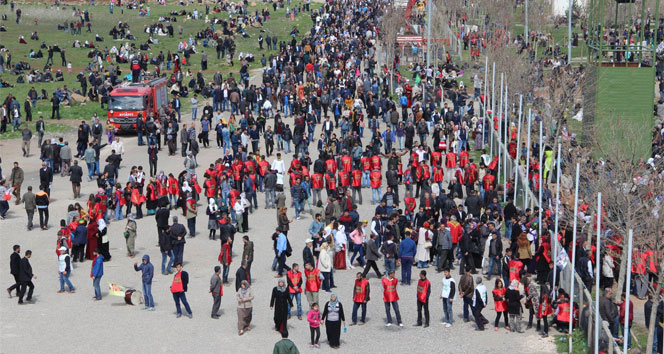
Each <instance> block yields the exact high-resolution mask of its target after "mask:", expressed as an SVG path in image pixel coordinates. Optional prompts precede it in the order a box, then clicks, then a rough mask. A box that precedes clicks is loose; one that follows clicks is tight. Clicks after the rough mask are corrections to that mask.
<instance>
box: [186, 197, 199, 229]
mask: <svg viewBox="0 0 664 354" xmlns="http://www.w3.org/2000/svg"><path fill="white" fill-rule="evenodd" d="M197 214H198V207H197V205H196V200H195V199H194V197H193V196H192V195H191V192H189V193H187V199H186V201H185V208H184V217H185V218H187V228H188V229H189V237H196V215H197Z"/></svg>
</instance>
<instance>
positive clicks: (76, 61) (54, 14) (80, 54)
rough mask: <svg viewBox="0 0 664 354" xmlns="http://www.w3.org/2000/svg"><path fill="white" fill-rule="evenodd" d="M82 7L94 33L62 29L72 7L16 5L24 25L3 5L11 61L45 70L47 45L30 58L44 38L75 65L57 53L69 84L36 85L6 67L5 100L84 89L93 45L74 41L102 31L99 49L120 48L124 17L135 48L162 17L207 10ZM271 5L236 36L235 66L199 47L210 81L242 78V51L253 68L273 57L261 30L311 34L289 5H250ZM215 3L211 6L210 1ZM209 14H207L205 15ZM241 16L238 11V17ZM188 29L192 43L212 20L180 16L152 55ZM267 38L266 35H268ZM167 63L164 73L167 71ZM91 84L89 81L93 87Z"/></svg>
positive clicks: (85, 110)
mask: <svg viewBox="0 0 664 354" xmlns="http://www.w3.org/2000/svg"><path fill="white" fill-rule="evenodd" d="M303 3H304V2H303V1H291V5H290V7H291V8H293V7H294V6H296V5H298V4H303ZM77 6H80V8H81V9H87V10H88V11H89V12H90V15H91V22H92V29H91V33H86V32H85V27H84V28H83V29H82V30H81V32H82V33H81V34H80V35H72V34H71V33H65V32H64V31H61V30H58V29H57V26H58V24H63V23H64V22H65V21H70V22H71V21H74V20H75V19H76V18H77V17H75V16H74V15H73V7H72V6H71V5H64V6H63V7H61V8H56V7H54V6H52V5H46V4H43V5H40V4H30V5H28V4H24V3H21V4H16V7H17V8H20V9H21V10H22V12H23V15H22V17H21V18H22V19H21V23H20V24H19V25H16V22H15V20H16V17H15V15H14V14H12V12H11V10H10V8H9V5H3V6H2V7H0V12H2V13H6V14H7V15H8V17H9V18H8V20H7V21H5V22H3V24H4V25H5V26H6V28H7V32H2V34H1V36H0V37H2V40H0V44H1V45H4V46H5V47H6V48H7V49H8V50H9V52H10V53H11V56H12V64H15V63H18V62H19V61H25V62H27V63H29V64H30V66H31V68H32V69H39V70H43V68H44V64H45V63H46V57H47V54H48V53H47V50H45V49H42V53H43V54H44V57H43V58H40V59H31V58H28V53H29V52H30V49H34V50H35V52H36V51H38V50H39V47H40V44H41V42H42V41H43V42H45V43H46V44H47V45H52V44H56V43H57V44H59V46H60V47H61V48H64V49H66V59H67V61H69V62H71V63H72V68H73V70H72V73H71V74H70V73H67V70H66V67H65V66H62V65H61V64H62V61H61V58H60V55H59V53H55V54H54V56H53V61H54V65H53V67H52V70H58V69H60V70H62V71H63V73H64V82H48V83H35V84H17V83H16V79H17V76H15V75H11V74H10V73H9V70H7V69H8V68H6V70H5V73H4V74H0V78H2V79H3V80H4V81H7V82H9V83H10V84H12V85H15V86H14V87H13V88H0V98H2V99H3V100H4V99H5V97H6V96H7V95H8V94H9V93H12V94H13V95H14V96H15V97H17V98H18V100H19V102H21V103H22V102H23V100H25V97H26V96H27V92H28V91H29V89H30V87H31V86H34V87H35V88H36V89H37V91H41V89H42V88H43V89H45V90H46V91H47V92H48V94H49V96H50V95H51V94H52V93H53V92H54V91H55V90H56V89H57V88H58V87H63V86H64V85H67V87H68V88H70V89H72V90H75V89H80V84H79V83H78V82H77V81H76V75H77V74H78V73H79V72H80V71H83V70H84V68H85V67H87V66H88V64H89V62H90V59H89V58H88V57H87V54H88V52H89V50H90V49H88V48H73V47H72V45H73V43H74V41H75V40H79V41H80V42H81V43H83V42H85V41H86V40H88V41H90V42H94V39H95V34H99V35H100V36H102V37H104V39H105V41H104V42H96V43H95V45H97V47H98V48H99V49H100V50H102V51H103V50H104V47H108V48H109V49H110V48H111V47H113V46H116V47H118V48H119V47H120V46H121V45H122V44H124V42H125V41H122V40H118V41H114V40H113V38H112V37H111V36H110V35H109V31H110V29H111V28H112V27H113V26H114V25H117V24H118V22H119V21H123V22H126V23H129V25H130V28H129V30H130V31H131V33H132V34H133V35H134V36H135V37H136V38H137V40H136V41H134V42H133V43H135V45H136V47H137V48H138V47H139V44H141V43H145V42H146V41H147V39H148V34H147V33H145V31H144V29H145V27H146V26H148V25H151V24H155V23H157V22H158V19H159V17H160V16H167V15H169V13H170V12H171V11H180V10H183V9H184V10H185V11H187V12H193V11H194V9H198V11H199V12H202V13H203V14H204V13H205V5H204V4H190V5H188V6H179V5H164V6H162V5H158V4H156V3H149V6H150V16H147V17H141V16H139V15H138V11H137V10H127V9H125V10H124V14H122V13H121V11H120V9H119V8H118V7H116V8H115V9H114V13H113V14H110V13H109V8H108V5H100V4H98V5H97V6H89V5H87V4H81V5H77ZM266 6H269V11H270V19H268V21H267V22H264V27H263V28H262V29H261V28H255V27H252V26H247V30H246V32H247V33H248V34H249V36H250V38H243V37H242V36H239V35H237V36H236V37H235V42H236V53H235V60H234V64H235V66H233V67H231V66H230V65H229V64H227V63H226V60H224V59H223V58H222V59H221V60H219V61H218V60H217V56H216V52H215V50H214V48H204V47H203V46H202V43H200V42H199V43H198V44H197V45H196V49H197V52H198V53H200V52H201V51H202V50H205V51H206V52H207V54H208V70H207V71H206V72H204V75H205V78H206V80H208V79H211V78H212V75H213V74H214V73H215V72H216V71H220V72H221V73H222V74H223V75H224V77H226V76H227V74H228V73H229V72H233V73H234V74H233V75H234V76H236V77H238V76H239V69H240V63H239V61H238V60H237V56H238V55H239V53H240V52H243V53H247V52H250V53H252V54H253V55H254V57H255V59H256V60H255V61H254V62H253V63H251V64H250V69H255V68H260V66H261V63H260V58H261V54H265V56H266V57H269V55H270V54H276V53H277V51H268V50H267V49H266V48H267V46H266V45H265V44H264V46H263V47H264V48H265V49H264V50H263V51H260V50H259V47H258V40H257V38H258V35H259V33H260V31H261V30H263V31H265V32H266V33H269V34H270V35H273V34H276V35H277V37H278V39H279V41H289V40H290V38H291V37H290V36H289V34H290V32H291V30H292V28H293V27H294V26H296V27H298V29H299V30H300V35H304V34H306V33H307V32H308V31H309V29H310V28H311V26H312V21H311V17H310V15H309V13H302V12H301V13H300V14H299V15H298V16H296V17H295V20H294V21H292V20H290V18H286V16H285V14H286V10H285V8H280V9H277V11H276V12H274V11H273V8H272V7H271V4H269V3H263V2H251V3H250V6H249V8H248V13H249V14H254V12H255V11H257V10H258V11H259V13H260V10H262V9H263V8H265V7H266ZM211 7H212V5H211ZM318 7H320V4H311V8H312V10H313V9H316V8H318ZM215 16H216V17H217V18H226V19H227V18H228V17H229V13H227V12H219V13H214V12H212V11H210V14H209V18H210V19H213V18H214V17H215ZM204 17H205V16H203V18H204ZM233 17H236V15H233ZM35 18H37V19H38V25H35V24H34V22H33V20H34V19H35ZM179 25H180V26H182V28H183V39H182V40H184V41H187V42H188V39H189V35H190V34H191V35H194V36H195V34H196V33H197V32H199V31H202V30H203V29H205V28H207V27H209V24H206V23H205V21H204V20H203V19H199V20H185V17H184V16H177V22H175V23H173V27H174V29H175V36H174V38H168V37H166V36H154V37H153V38H155V39H158V40H159V44H155V45H151V49H150V50H149V52H148V53H149V55H155V56H156V55H157V54H159V51H163V52H164V54H165V53H167V51H168V50H171V52H173V53H174V52H176V51H177V44H178V42H179V41H180V39H179V38H178V26H179ZM220 29H221V25H216V26H215V30H218V31H220ZM34 31H37V34H38V36H39V40H36V41H35V40H30V35H31V33H32V32H34ZM21 35H22V36H24V37H25V39H26V41H27V44H19V42H18V38H19V36H21ZM263 36H264V37H265V34H264V35H263ZM121 69H122V71H123V76H124V75H125V74H126V73H128V72H129V64H122V66H121ZM149 69H150V70H152V67H150V66H149ZM165 69H166V67H165V65H164V69H163V71H162V73H164V72H166V70H165ZM187 69H190V70H191V72H192V73H194V74H195V73H196V72H198V71H200V69H201V66H200V54H194V55H192V56H191V66H185V67H184V70H185V71H186V70H187ZM188 81H189V79H188V78H185V81H184V82H185V83H187V82H188ZM88 87H89V85H88ZM182 101H183V102H182V103H183V112H186V111H187V110H188V107H189V101H188V100H187V99H183V100H182ZM94 112H96V113H97V114H98V115H99V116H105V115H106V112H105V111H104V110H102V109H101V108H100V106H99V104H98V103H88V104H87V105H78V104H74V106H72V107H71V108H65V107H61V109H60V113H61V114H62V115H63V119H84V118H85V119H89V118H90V117H91V116H92V114H93V113H94ZM32 113H33V117H34V118H35V119H37V118H38V117H39V115H44V117H46V118H47V119H48V118H50V116H51V105H50V102H49V101H43V100H40V101H38V102H37V108H36V109H33V112H32ZM5 138H7V134H4V135H2V136H0V139H5Z"/></svg>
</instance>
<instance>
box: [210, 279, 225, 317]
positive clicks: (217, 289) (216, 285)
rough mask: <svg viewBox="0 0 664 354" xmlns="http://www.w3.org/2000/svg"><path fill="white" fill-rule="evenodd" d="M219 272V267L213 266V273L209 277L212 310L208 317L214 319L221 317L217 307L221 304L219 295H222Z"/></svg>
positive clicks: (222, 287) (222, 288) (222, 289)
mask: <svg viewBox="0 0 664 354" xmlns="http://www.w3.org/2000/svg"><path fill="white" fill-rule="evenodd" d="M219 274H221V267H220V266H214V274H212V277H211V278H210V294H212V312H211V314H210V317H212V319H215V320H217V319H219V317H221V315H220V314H219V307H220V306H221V297H222V296H224V286H223V283H222V282H221V277H220V276H219Z"/></svg>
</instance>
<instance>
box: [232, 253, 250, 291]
mask: <svg viewBox="0 0 664 354" xmlns="http://www.w3.org/2000/svg"><path fill="white" fill-rule="evenodd" d="M247 267H248V263H247V261H246V260H242V263H240V268H238V269H237V271H235V291H238V290H240V287H241V286H242V281H245V280H246V281H247V282H249V284H251V274H250V273H249V270H248V268H247Z"/></svg>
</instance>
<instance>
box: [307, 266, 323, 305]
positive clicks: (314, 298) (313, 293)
mask: <svg viewBox="0 0 664 354" xmlns="http://www.w3.org/2000/svg"><path fill="white" fill-rule="evenodd" d="M320 276H321V274H320V271H319V270H318V268H314V266H313V264H311V263H306V264H305V265H304V278H305V281H304V295H305V296H306V297H307V302H309V307H311V305H313V304H317V303H318V291H320V286H321V283H322V280H321V279H320Z"/></svg>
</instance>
